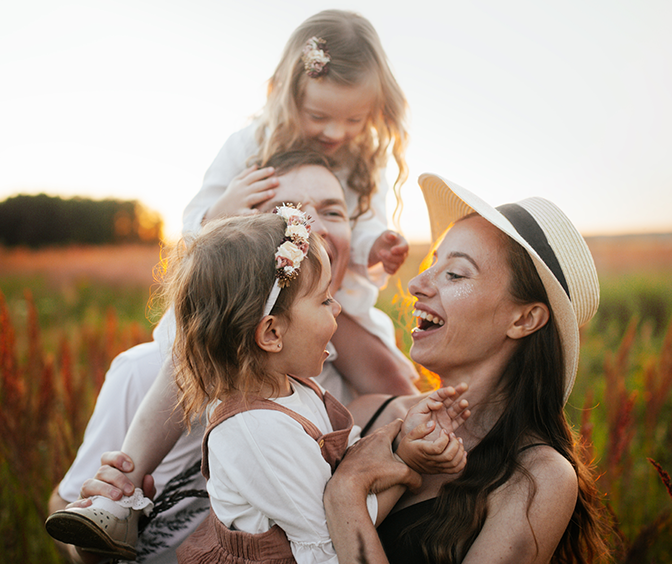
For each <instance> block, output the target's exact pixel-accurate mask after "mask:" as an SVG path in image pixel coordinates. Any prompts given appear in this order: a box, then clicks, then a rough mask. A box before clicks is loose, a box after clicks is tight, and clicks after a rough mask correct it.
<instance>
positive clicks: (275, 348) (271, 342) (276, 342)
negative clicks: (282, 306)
mask: <svg viewBox="0 0 672 564" xmlns="http://www.w3.org/2000/svg"><path fill="white" fill-rule="evenodd" d="M286 329H287V322H286V321H285V320H284V319H283V318H281V317H278V316H276V315H266V316H265V317H264V318H263V319H262V320H261V321H260V322H259V325H257V328H256V329H255V331H254V340H255V341H256V343H257V346H258V347H259V348H260V349H261V350H264V351H266V352H279V351H281V350H282V337H283V335H284V334H285V330H286Z"/></svg>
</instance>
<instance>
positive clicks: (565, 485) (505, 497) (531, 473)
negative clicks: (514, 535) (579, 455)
mask: <svg viewBox="0 0 672 564" xmlns="http://www.w3.org/2000/svg"><path fill="white" fill-rule="evenodd" d="M519 462H520V464H521V466H522V468H523V470H524V471H519V472H517V473H516V474H514V475H513V476H512V477H511V478H510V479H509V481H508V482H507V483H506V484H504V485H503V486H502V487H500V488H499V489H498V490H497V491H495V492H494V495H493V497H492V501H493V502H494V503H495V504H499V503H503V504H509V503H511V501H512V499H513V498H518V499H520V500H525V505H527V500H528V499H529V496H530V494H533V498H532V505H534V506H537V507H543V506H545V505H546V504H548V507H553V508H554V511H557V512H558V513H567V515H568V517H569V516H571V513H572V511H573V509H574V505H575V503H576V497H577V495H578V477H577V475H576V471H575V470H574V467H573V466H572V464H571V463H570V461H569V460H567V459H566V458H565V457H564V456H563V455H562V454H560V453H559V452H558V451H557V450H555V449H554V448H553V447H551V446H549V445H546V444H534V445H530V446H529V447H528V448H524V449H523V450H522V451H521V453H520V460H519ZM529 478H531V480H530V479H529Z"/></svg>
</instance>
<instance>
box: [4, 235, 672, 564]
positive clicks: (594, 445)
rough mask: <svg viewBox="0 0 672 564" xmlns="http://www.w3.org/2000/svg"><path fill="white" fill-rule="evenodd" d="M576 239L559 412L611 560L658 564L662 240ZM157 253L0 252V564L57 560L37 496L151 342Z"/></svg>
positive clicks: (665, 364)
mask: <svg viewBox="0 0 672 564" xmlns="http://www.w3.org/2000/svg"><path fill="white" fill-rule="evenodd" d="M589 245H590V247H591V249H592V251H593V253H594V255H595V260H596V265H597V268H598V272H599V274H600V281H601V290H602V300H601V306H600V310H599V312H598V314H597V316H596V317H595V319H594V320H593V321H592V322H591V323H590V324H589V325H588V326H587V327H586V328H584V330H583V331H582V353H581V354H582V356H581V364H580V367H579V375H578V377H577V382H576V386H575V388H574V392H573V393H572V395H571V397H570V400H569V402H568V406H567V413H568V416H569V417H570V419H571V421H572V422H573V424H574V425H575V428H576V430H577V432H578V433H579V434H580V437H581V440H582V442H583V446H584V450H585V452H586V455H587V456H588V457H589V458H590V460H593V461H594V463H595V464H596V466H597V468H598V470H599V473H600V479H599V487H600V490H601V491H602V492H603V494H604V501H605V504H607V506H608V508H609V510H610V512H611V514H612V516H613V520H614V531H615V532H614V535H613V538H612V539H611V541H612V545H613V547H614V550H615V560H616V561H617V562H672V518H671V516H670V515H671V513H672V497H670V496H672V491H670V488H671V487H672V486H670V485H669V482H668V485H667V489H666V485H665V483H664V481H663V480H662V479H661V478H665V475H666V474H665V471H667V472H670V471H672V390H671V389H672V323H671V320H672V282H671V280H672V236H658V237H656V236H648V237H628V238H593V239H589ZM427 250H428V247H426V246H422V245H417V246H413V248H412V252H411V256H410V257H409V260H408V261H407V262H406V264H405V265H404V267H403V268H402V270H401V271H400V273H399V274H398V275H397V276H395V277H393V278H392V279H391V280H390V283H389V284H388V286H387V288H386V289H385V290H384V291H383V292H382V293H381V298H380V303H379V305H380V307H381V308H383V309H385V310H386V311H388V312H389V313H390V315H391V316H392V317H393V319H395V321H396V322H397V324H398V325H397V327H398V338H399V344H400V346H401V347H402V348H403V349H404V350H407V348H408V346H409V342H408V340H407V338H406V336H407V332H408V328H409V326H410V322H411V320H410V316H409V315H408V314H409V311H410V304H411V303H412V302H411V301H410V299H409V296H408V295H407V293H406V292H405V287H406V284H407V281H408V280H409V279H410V278H411V277H412V276H413V275H414V274H415V273H417V271H418V267H419V264H420V261H421V260H422V258H423V256H424V255H425V254H426V252H427ZM158 260H159V249H158V248H157V247H153V246H149V247H147V246H126V247H103V248H66V249H47V250H40V251H25V250H7V249H2V248H0V483H1V484H2V486H1V490H0V561H2V562H25V563H32V562H35V563H37V562H40V563H52V562H53V563H56V562H61V560H60V557H59V556H58V554H57V553H56V551H55V549H54V547H53V544H52V543H51V540H50V538H49V537H48V536H47V534H46V533H45V532H44V527H43V521H44V519H45V518H46V501H47V499H48V497H49V495H50V492H51V490H52V489H53V487H54V486H55V485H56V484H57V482H58V480H59V479H60V478H61V477H62V475H63V474H64V473H65V471H66V470H67V468H68V466H69V464H70V462H71V460H72V459H73V458H74V455H75V452H76V448H77V446H78V445H79V442H80V441H81V437H82V434H83V431H84V427H85V425H86V422H87V420H88V417H89V415H90V413H91V410H92V409H93V404H94V401H95V397H96V394H97V391H98V389H99V387H100V385H101V383H102V379H103V377H104V374H105V371H106V370H107V367H108V366H109V364H110V362H111V360H112V358H114V356H115V355H116V354H118V353H119V352H121V351H123V350H125V349H127V348H128V347H130V346H132V345H133V344H135V343H138V342H143V341H147V340H149V339H151V330H152V321H155V320H156V319H157V318H158V316H159V315H160V311H159V310H158V309H157V306H156V305H155V304H153V303H152V302H151V299H150V298H151V294H152V289H153V287H154V284H155V283H154V278H153V273H152V270H153V267H154V266H155V265H156V264H157V262H158ZM424 385H425V386H428V385H429V383H425V384H424ZM648 459H651V460H652V461H653V462H655V463H656V464H658V465H659V469H660V474H659V472H658V470H657V468H656V466H655V465H654V464H653V463H652V462H650V461H649V460H648ZM668 479H669V478H668ZM668 494H669V495H668Z"/></svg>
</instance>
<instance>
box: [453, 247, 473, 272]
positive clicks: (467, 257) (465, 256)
mask: <svg viewBox="0 0 672 564" xmlns="http://www.w3.org/2000/svg"><path fill="white" fill-rule="evenodd" d="M448 258H449V259H451V258H463V259H465V260H468V261H469V262H470V263H471V264H473V265H474V268H475V269H476V270H478V271H479V272H480V271H481V269H480V268H478V264H476V261H475V260H474V259H473V258H471V256H470V255H468V254H467V253H461V252H459V251H453V252H452V253H450V254H449V255H448Z"/></svg>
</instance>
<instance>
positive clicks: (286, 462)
mask: <svg viewBox="0 0 672 564" xmlns="http://www.w3.org/2000/svg"><path fill="white" fill-rule="evenodd" d="M292 387H293V393H292V394H291V395H290V396H288V397H283V398H277V399H275V400H274V401H276V402H277V403H279V404H281V405H284V406H285V407H287V408H289V409H291V410H293V411H295V412H297V413H299V414H300V415H303V416H304V417H306V418H307V419H309V420H310V421H312V422H313V423H314V424H315V425H316V426H317V427H318V428H319V429H320V431H322V432H323V433H328V432H331V431H332V430H333V429H332V427H331V423H330V422H329V417H328V415H327V412H326V409H325V408H324V404H323V403H322V401H321V400H320V398H319V397H318V396H317V394H315V393H314V392H313V391H312V390H310V389H309V388H307V387H305V386H302V385H300V384H297V383H295V382H292ZM359 432H360V429H359V427H357V426H355V427H353V431H352V433H351V434H350V438H349V441H348V442H349V445H350V444H352V443H353V442H355V441H356V440H357V439H359ZM208 452H209V462H210V479H209V480H208V485H207V488H208V493H209V494H210V503H211V505H212V508H213V510H214V512H215V514H216V515H217V517H218V518H219V520H220V521H222V523H224V525H226V526H227V527H229V528H232V529H236V530H241V531H246V532H248V533H263V532H265V531H267V530H269V529H270V528H271V527H272V526H273V525H274V524H277V525H278V526H279V527H280V528H282V529H283V530H284V531H285V533H286V534H287V538H288V539H289V541H290V544H291V547H292V552H293V554H294V558H296V561H297V563H298V564H304V563H309V562H338V559H337V557H336V552H335V551H334V547H333V544H332V542H331V538H330V536H329V531H328V529H327V521H326V516H325V512H324V503H323V501H322V496H323V493H324V488H325V486H326V484H327V481H328V480H329V478H330V477H331V467H330V466H329V464H328V463H327V462H326V461H325V460H324V458H323V457H322V453H321V452H320V448H319V446H318V445H317V442H316V441H315V440H314V439H313V438H311V437H310V435H308V434H307V433H306V432H305V430H304V429H303V427H302V426H301V424H300V423H298V422H297V421H295V420H294V419H292V418H291V417H289V416H288V415H286V414H284V413H281V412H279V411H271V410H260V409H257V410H252V411H246V412H243V413H239V414H237V415H234V416H233V417H231V418H229V419H227V420H226V421H224V422H223V423H221V424H220V425H218V426H217V427H215V428H214V429H213V430H212V432H211V433H210V436H209V439H208ZM367 505H368V508H369V514H370V515H371V519H372V521H374V522H375V520H376V516H377V513H378V503H377V499H376V496H375V495H369V497H368V499H367Z"/></svg>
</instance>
